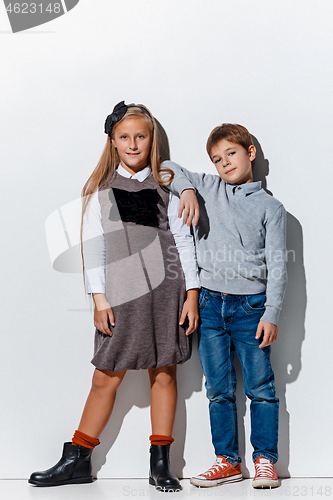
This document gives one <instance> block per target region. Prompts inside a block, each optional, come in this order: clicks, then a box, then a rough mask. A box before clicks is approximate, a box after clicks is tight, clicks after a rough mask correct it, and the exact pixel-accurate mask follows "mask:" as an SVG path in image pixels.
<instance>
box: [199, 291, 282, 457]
mask: <svg viewBox="0 0 333 500" xmlns="http://www.w3.org/2000/svg"><path fill="white" fill-rule="evenodd" d="M265 300H266V295H265V294H256V295H231V294H228V295H223V294H222V293H221V292H214V291H212V290H208V289H207V288H202V289H201V292H200V298H199V308H200V326H199V329H198V334H199V356H200V362H201V366H202V369H203V372H204V375H205V378H206V384H205V385H206V390H207V397H208V399H209V415H210V425H211V432H212V440H213V445H214V448H215V453H216V455H222V456H223V457H225V459H226V460H227V461H228V462H231V463H240V462H241V458H240V457H239V456H238V431H237V412H236V398H235V390H236V376H235V370H234V367H233V358H234V354H235V351H236V353H237V356H238V358H239V361H240V364H241V367H242V371H243V377H244V392H245V394H246V396H247V397H248V398H249V399H250V400H251V444H252V446H253V450H254V451H253V461H255V460H256V459H257V458H258V457H265V458H268V459H269V460H271V461H272V462H274V463H275V462H276V461H277V459H278V450H277V441H278V414H279V400H278V398H277V397H276V396H275V388H274V373H273V371H272V368H271V363H270V346H268V347H263V348H261V349H260V348H259V344H260V339H256V338H255V335H256V331H257V327H258V323H259V321H260V318H261V316H262V315H263V313H264V310H265V307H264V304H265Z"/></svg>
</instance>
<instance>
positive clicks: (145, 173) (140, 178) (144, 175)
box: [117, 164, 151, 182]
mask: <svg viewBox="0 0 333 500" xmlns="http://www.w3.org/2000/svg"><path fill="white" fill-rule="evenodd" d="M117 172H118V174H120V175H122V176H123V177H127V179H137V180H138V181H140V182H143V181H144V180H145V179H147V177H148V175H149V174H150V172H151V168H150V167H146V168H144V169H143V170H140V171H139V172H137V173H136V174H134V175H132V174H130V173H129V172H128V170H126V169H125V168H124V167H122V166H121V165H120V164H119V165H118V167H117Z"/></svg>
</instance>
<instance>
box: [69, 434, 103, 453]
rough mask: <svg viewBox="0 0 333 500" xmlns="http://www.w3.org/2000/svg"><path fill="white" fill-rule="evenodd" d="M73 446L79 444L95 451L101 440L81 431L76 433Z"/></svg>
mask: <svg viewBox="0 0 333 500" xmlns="http://www.w3.org/2000/svg"><path fill="white" fill-rule="evenodd" d="M72 444H78V445H79V446H83V447H84V448H89V449H91V450H93V449H94V448H95V446H97V445H98V444H99V439H95V438H92V437H90V436H88V435H87V434H84V433H83V432H81V431H75V432H74V435H73V438H72Z"/></svg>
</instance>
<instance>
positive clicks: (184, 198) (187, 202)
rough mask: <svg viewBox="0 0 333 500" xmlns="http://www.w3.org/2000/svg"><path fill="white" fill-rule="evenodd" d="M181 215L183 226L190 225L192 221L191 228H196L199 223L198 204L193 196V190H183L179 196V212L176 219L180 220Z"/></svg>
mask: <svg viewBox="0 0 333 500" xmlns="http://www.w3.org/2000/svg"><path fill="white" fill-rule="evenodd" d="M183 211H184V215H183V224H186V223H187V225H188V226H190V225H191V223H192V221H193V226H196V225H197V224H198V221H199V215H200V213H199V203H198V200H197V197H196V195H195V192H194V189H184V191H183V192H182V194H181V195H180V203H179V212H178V217H179V218H181V216H182V213H183Z"/></svg>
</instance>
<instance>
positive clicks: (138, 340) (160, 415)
mask: <svg viewBox="0 0 333 500" xmlns="http://www.w3.org/2000/svg"><path fill="white" fill-rule="evenodd" d="M105 132H106V133H107V134H108V139H107V143H106V146H105V149H104V151H103V154H102V157H101V159H100V161H99V163H98V165H97V167H96V169H95V170H94V172H93V173H92V175H91V176H90V178H89V179H88V181H87V183H86V184H85V186H84V188H83V190H82V197H83V210H82V224H81V242H82V246H81V248H82V258H83V268H84V276H85V285H86V289H87V293H89V294H92V296H93V300H94V304H95V310H94V325H95V327H96V331H95V350H94V357H93V359H92V363H93V365H94V366H95V367H96V368H95V371H94V375H93V379H92V387H91V391H90V393H89V396H88V399H87V402H86V405H85V408H84V411H83V414H82V418H81V421H80V424H79V427H78V430H76V431H75V433H74V436H73V439H72V442H71V443H65V444H64V449H63V455H62V458H61V459H60V461H59V462H58V463H57V464H56V465H55V466H54V467H52V468H50V469H48V470H46V471H43V472H34V473H33V474H32V475H31V477H30V479H29V482H30V483H31V484H34V485H37V486H56V485H60V484H71V483H88V482H91V481H92V474H91V454H92V450H93V449H94V447H95V446H96V445H98V444H99V436H100V434H101V432H102V431H103V429H104V428H105V426H106V424H107V422H108V420H109V418H110V415H111V412H112V409H113V405H114V401H115V397H116V391H117V388H118V387H119V385H120V383H121V382H122V380H123V378H124V376H125V373H126V370H128V369H132V370H139V369H148V373H149V378H150V385H151V425H152V435H151V436H150V442H151V447H150V453H151V457H150V473H149V483H150V484H152V485H155V486H156V488H158V489H159V490H165V491H170V490H177V489H178V490H179V489H181V486H180V483H179V481H178V479H177V478H176V476H175V475H174V474H173V473H172V472H170V470H169V448H170V444H171V443H172V442H173V438H172V437H171V434H172V429H173V424H174V418H175V411H176V400H177V386H176V366H177V364H178V363H184V362H185V361H186V360H188V359H189V357H190V355H191V351H190V342H189V337H188V335H190V333H192V332H193V331H194V330H195V329H196V327H197V324H198V307H197V303H198V288H199V286H200V285H199V280H198V275H197V266H196V260H195V253H194V246H193V241H192V237H191V235H190V232H189V227H187V226H185V225H183V224H182V221H181V220H180V219H179V218H178V209H179V199H178V198H176V197H175V196H173V195H171V193H169V191H168V190H167V189H166V188H165V187H164V185H165V184H168V183H169V182H170V180H172V177H173V174H172V172H171V171H170V170H168V169H165V168H161V165H160V158H159V151H158V137H157V127H156V123H155V120H154V118H153V116H152V115H151V113H150V112H149V110H148V109H147V108H146V107H145V106H142V105H135V104H130V105H129V106H127V105H125V103H124V101H122V102H120V103H118V104H117V105H116V106H115V108H114V110H113V112H112V114H111V115H109V116H108V117H107V119H106V122H105ZM161 175H163V178H162V177H161ZM166 177H168V178H166ZM183 271H184V273H185V278H184V273H183ZM186 290H187V292H186ZM186 295H187V298H186V300H185V302H184V299H185V296H186ZM185 320H186V321H187V323H188V325H187V328H186V327H185V326H184V325H185Z"/></svg>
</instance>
